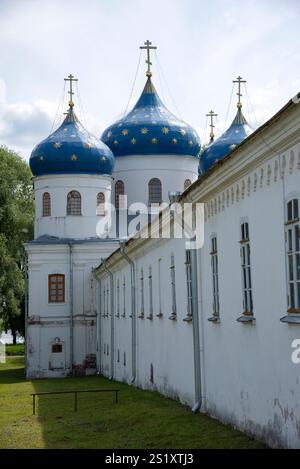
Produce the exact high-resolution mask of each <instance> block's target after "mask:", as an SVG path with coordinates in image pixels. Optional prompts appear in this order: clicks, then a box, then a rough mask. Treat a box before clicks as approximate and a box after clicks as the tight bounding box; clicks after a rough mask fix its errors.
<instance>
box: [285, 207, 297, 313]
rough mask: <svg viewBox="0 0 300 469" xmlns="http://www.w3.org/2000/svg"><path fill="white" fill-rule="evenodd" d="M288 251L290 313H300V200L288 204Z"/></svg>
mask: <svg viewBox="0 0 300 469" xmlns="http://www.w3.org/2000/svg"><path fill="white" fill-rule="evenodd" d="M286 245H287V246H286V251H287V254H286V255H287V272H288V303H289V311H288V312H289V313H300V223H299V202H298V199H293V200H291V201H290V202H289V203H288V204H287V224H286Z"/></svg>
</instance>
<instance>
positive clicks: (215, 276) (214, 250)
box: [210, 236, 220, 316]
mask: <svg viewBox="0 0 300 469" xmlns="http://www.w3.org/2000/svg"><path fill="white" fill-rule="evenodd" d="M210 255H211V273H212V292H213V315H214V316H219V314H220V305H219V265H218V243H217V237H216V236H214V237H213V238H211V253H210Z"/></svg>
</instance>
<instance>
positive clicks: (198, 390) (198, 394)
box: [190, 249, 202, 413]
mask: <svg viewBox="0 0 300 469" xmlns="http://www.w3.org/2000/svg"><path fill="white" fill-rule="evenodd" d="M190 253H191V272H192V285H191V286H192V305H193V344H194V376H195V401H196V403H195V405H194V407H193V408H192V411H193V412H194V413H196V412H198V411H199V410H200V409H201V407H202V383H201V358H200V354H201V341H200V329H199V326H200V321H199V308H198V274H197V264H198V262H197V261H198V256H197V249H191V251H190Z"/></svg>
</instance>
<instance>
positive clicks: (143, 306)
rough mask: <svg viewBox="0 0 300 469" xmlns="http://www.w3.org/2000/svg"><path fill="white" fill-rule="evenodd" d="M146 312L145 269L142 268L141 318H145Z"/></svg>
mask: <svg viewBox="0 0 300 469" xmlns="http://www.w3.org/2000/svg"><path fill="white" fill-rule="evenodd" d="M144 314H145V292H144V271H143V269H141V276H140V315H139V318H140V319H143V318H144Z"/></svg>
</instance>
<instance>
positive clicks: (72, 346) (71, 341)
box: [68, 242, 74, 375]
mask: <svg viewBox="0 0 300 469" xmlns="http://www.w3.org/2000/svg"><path fill="white" fill-rule="evenodd" d="M68 244H69V250H70V255H69V269H70V287H69V295H70V371H71V375H72V374H73V362H74V331H73V328H74V324H73V244H72V243H71V242H70V243H68Z"/></svg>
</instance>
